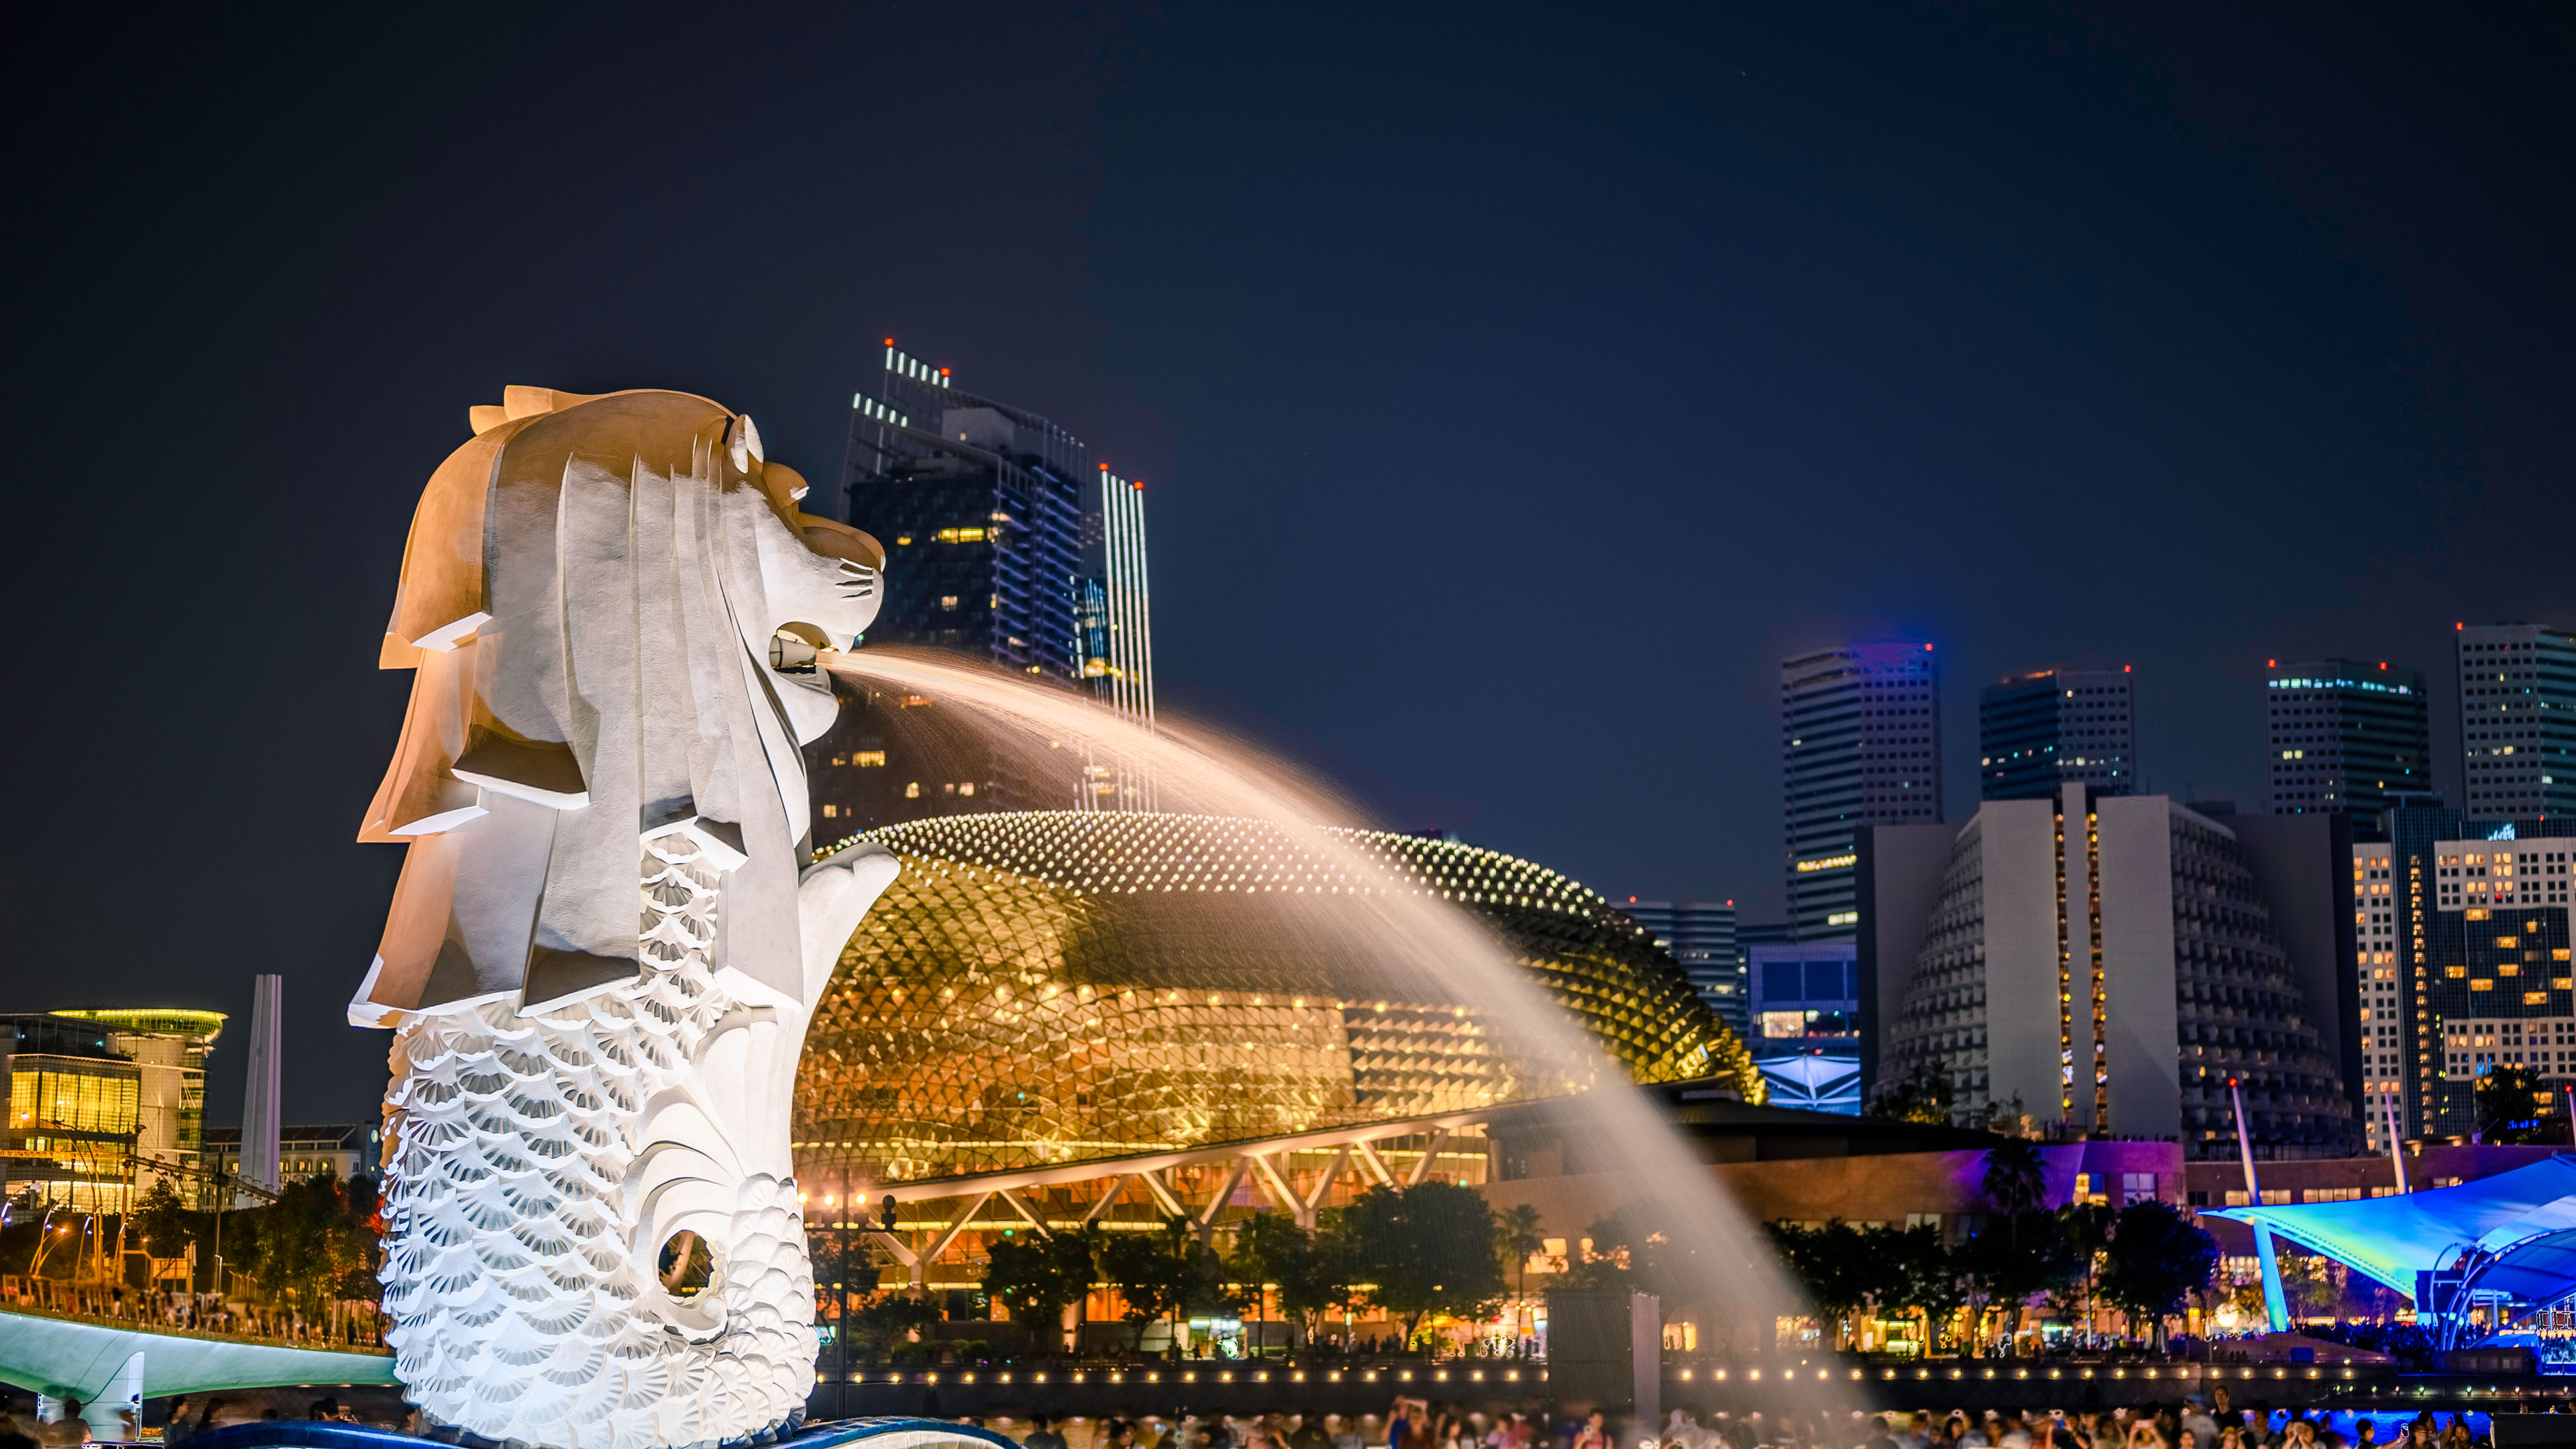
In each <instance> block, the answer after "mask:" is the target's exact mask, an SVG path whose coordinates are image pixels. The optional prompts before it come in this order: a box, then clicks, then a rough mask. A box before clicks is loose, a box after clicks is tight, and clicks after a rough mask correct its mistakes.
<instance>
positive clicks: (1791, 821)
mask: <svg viewBox="0 0 2576 1449" xmlns="http://www.w3.org/2000/svg"><path fill="white" fill-rule="evenodd" d="M1780 759H1781V777H1782V778H1781V786H1782V795H1783V800H1782V805H1783V813H1784V814H1785V816H1786V817H1787V819H1786V823H1787V827H1788V850H1787V852H1786V853H1787V857H1788V859H1787V866H1788V878H1789V919H1790V925H1791V927H1792V929H1794V930H1795V931H1796V933H1797V938H1798V939H1799V940H1801V941H1830V940H1850V939H1852V938H1853V937H1854V935H1855V934H1856V932H1857V929H1858V925H1859V921H1860V909H1859V906H1858V904H1857V897H1856V894H1855V890H1856V887H1855V873H1854V871H1853V866H1854V865H1855V864H1856V863H1857V862H1858V860H1859V856H1858V854H1857V852H1856V847H1855V846H1854V844H1853V837H1854V834H1855V832H1857V831H1859V830H1860V829H1861V828H1862V827H1863V826H1868V825H1920V824H1929V823H1931V822H1934V821H1937V820H1939V819H1940V818H1941V674H1940V670H1939V668H1938V666H1937V665H1936V663H1935V661H1934V659H1933V654H1932V646H1931V645H1929V644H1927V643H1923V642H1922V641H1920V640H1913V641H1906V642H1901V643H1892V644H1852V645H1844V646H1842V647H1839V648H1834V649H1822V650H1818V651H1816V652H1814V653H1811V654H1802V655H1799V656H1798V657H1797V658H1794V659H1790V660H1787V661H1784V662H1783V663H1782V664H1781V666H1780Z"/></svg>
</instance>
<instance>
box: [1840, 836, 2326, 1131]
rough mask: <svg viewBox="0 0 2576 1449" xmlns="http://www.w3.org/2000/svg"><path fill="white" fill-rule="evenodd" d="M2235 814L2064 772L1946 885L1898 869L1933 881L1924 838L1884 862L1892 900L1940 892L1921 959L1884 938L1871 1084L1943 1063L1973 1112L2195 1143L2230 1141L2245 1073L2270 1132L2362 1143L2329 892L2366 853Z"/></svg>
mask: <svg viewBox="0 0 2576 1449" xmlns="http://www.w3.org/2000/svg"><path fill="white" fill-rule="evenodd" d="M2268 818H2269V817H2257V819H2268ZM2240 823H2250V822H2231V821H2230V820H2229V819H2227V818H2226V817H2224V816H2217V815H2209V814H2203V813H2202V812H2200V811H2198V810H2195V809H2192V808H2189V807H2187V806H2183V805H2179V804H2176V803H2175V802H2174V801H2172V800H2171V799H2168V798H2166V797H2164V796H2161V795H2129V796H2103V795H2096V794H2094V793H2092V792H2090V791H2088V790H2086V789H2085V788H2084V787H2083V786H2081V785H2068V786H2066V787H2064V789H2063V790H2062V791H2061V793H2060V794H2059V796H2058V798H2057V799H2055V800H1993V801H1988V802H1986V803H1985V804H1984V805H1983V806H1982V807H1981V808H1980V809H1979V810H1978V811H1977V813H1976V815H1975V816H1974V817H1972V818H1971V819H1970V820H1969V821H1968V822H1967V824H1966V825H1964V826H1962V827H1960V829H1959V831H1958V833H1957V835H1956V837H1955V839H1954V841H1953V842H1952V845H1951V848H1950V850H1949V852H1948V858H1947V859H1946V860H1945V861H1942V862H1940V863H1939V865H1938V868H1937V869H1938V880H1939V884H1938V886H1937V887H1935V888H1932V889H1924V888H1923V884H1924V883H1923V882H1918V883H1917V884H1915V885H1910V886H1905V887H1903V888H1899V889H1889V888H1888V887H1889V883H1888V882H1887V881H1886V880H1885V876H1886V874H1887V873H1888V870H1902V871H1904V872H1906V873H1911V874H1915V875H1918V876H1923V877H1928V876H1929V875H1930V874H1931V873H1932V872H1933V870H1934V864H1933V862H1932V861H1931V860H1929V859H1928V858H1926V856H1925V855H1924V854H1923V853H1920V852H1916V851H1913V850H1911V849H1908V850H1906V851H1903V852H1901V853H1897V854H1894V855H1891V856H1890V858H1888V859H1885V860H1882V861H1880V862H1878V863H1879V864H1880V865H1882V866H1883V867H1887V868H1888V870H1882V871H1881V873H1880V874H1881V881H1880V882H1879V884H1880V888H1881V890H1882V891H1884V892H1885V894H1886V897H1887V898H1891V899H1903V900H1910V901H1914V902H1920V901H1922V900H1923V899H1925V898H1926V897H1927V896H1929V897H1931V898H1932V900H1933V904H1932V906H1931V909H1930V911H1929V912H1928V914H1927V916H1926V918H1925V919H1924V921H1923V922H1922V924H1921V925H1920V927H1919V928H1916V929H1915V930H1913V931H1912V932H1910V934H1911V935H1912V936H1913V937H1914V939H1916V940H1917V941H1918V942H1919V945H1918V946H1917V948H1916V951H1915V956H1914V959H1913V960H1912V961H1911V962H1910V963H1909V962H1902V961H1897V960H1891V959H1889V957H1890V956H1891V955H1892V954H1893V953H1891V952H1889V951H1885V950H1881V951H1879V952H1878V956H1879V960H1878V963H1877V964H1878V970H1879V973H1880V975H1881V977H1882V978H1883V979H1882V980H1881V981H1879V982H1877V983H1875V984H1874V985H1875V989H1876V990H1877V991H1878V992H1879V994H1880V996H1881V999H1885V997H1887V996H1889V995H1893V996H1894V997H1895V998H1896V999H1897V1000H1899V1001H1900V1002H1901V1005H1900V1007H1899V1008H1898V1010H1897V1011H1896V1012H1895V1013H1894V1014H1893V1016H1892V1017H1884V1018H1882V1020H1881V1021H1879V1022H1875V1023H1868V1024H1867V1025H1868V1026H1869V1028H1870V1029H1871V1030H1874V1031H1875V1032H1876V1033H1877V1035H1878V1038H1879V1049H1880V1051H1881V1053H1882V1056H1881V1059H1880V1062H1879V1066H1878V1078H1877V1079H1878V1080H1879V1081H1880V1082H1889V1081H1902V1080H1904V1079H1905V1078H1906V1077H1907V1076H1908V1075H1909V1074H1910V1073H1911V1072H1912V1071H1913V1070H1914V1069H1915V1068H1916V1067H1918V1066H1922V1065H1927V1064H1932V1063H1938V1064H1939V1065H1940V1066H1941V1067H1942V1068H1943V1069H1944V1070H1946V1071H1947V1072H1948V1074H1949V1077H1950V1080H1951V1082H1952V1083H1953V1084H1954V1086H1955V1088H1956V1090H1957V1093H1958V1096H1957V1099H1956V1102H1955V1105H1954V1109H1955V1110H1956V1111H1957V1112H1958V1113H1959V1114H1960V1115H1962V1116H1963V1117H1966V1118H1968V1119H1969V1120H1974V1119H1975V1118H1976V1117H1977V1115H1979V1114H1980V1113H1982V1112H1983V1111H1984V1110H1985V1109H1986V1108H1988V1107H1995V1108H1999V1109H2001V1110H2003V1111H2004V1112H2005V1113H2006V1114H2008V1115H2015V1116H2029V1117H2033V1118H2036V1119H2037V1120H2039V1121H2041V1122H2064V1123H2068V1124H2070V1125H2073V1126H2077V1127H2082V1128H2085V1129H2087V1130H2089V1131H2092V1132H2094V1133H2099V1134H2122V1135H2135V1136H2143V1137H2149V1138H2158V1137H2160V1138H2164V1139H2166V1140H2169V1141H2173V1140H2179V1141H2180V1142H2181V1143H2182V1144H2183V1151H2184V1155H2185V1156H2187V1157H2193V1158H2224V1157H2228V1156H2232V1155H2233V1154H2234V1151H2235V1145H2236V1144H2235V1142H2234V1140H2233V1125H2234V1116H2233V1106H2232V1102H2231V1099H2230V1097H2229V1094H2228V1083H2229V1081H2230V1080H2231V1079H2232V1080H2236V1081H2241V1082H2242V1083H2243V1084H2244V1086H2245V1089H2246V1090H2245V1096H2246V1103H2247V1107H2248V1109H2249V1115H2250V1117H2251V1119H2252V1120H2251V1127H2252V1135H2253V1139H2254V1141H2255V1142H2256V1143H2257V1144H2258V1145H2261V1146H2269V1147H2272V1148H2275V1149H2290V1150H2292V1151H2294V1152H2298V1153H2305V1154H2309V1155H2319V1156H2324V1155H2332V1154H2334V1153H2337V1152H2341V1151H2344V1150H2347V1149H2348V1148H2349V1147H2350V1146H2352V1145H2354V1144H2357V1143H2358V1141H2359V1140H2360V1134H2359V1133H2358V1132H2357V1131H2356V1130H2355V1125H2354V1122H2353V1117H2354V1110H2353V1102H2352V1099H2351V1097H2350V1096H2349V1095H2348V1094H2347V1093H2346V1092H2345V1090H2344V1082H2343V1075H2342V1069H2341V1067H2340V1066H2339V1065H2338V1062H2339V1058H2340V1056H2341V1043H2342V1041H2343V1040H2344V1038H2343V1037H2342V1036H2341V1035H2340V1034H2339V1033H2338V1032H2337V1031H2336V1030H2334V1029H2333V1028H2335V1027H2338V1026H2339V1025H2340V1020H2339V1018H2340V1015H2341V1013H2340V1011H2339V1008H2340V1006H2341V1005H2342V1001H2341V997H2342V995H2343V993H2342V990H2341V983H2340V982H2339V981H2338V980H2337V970H2338V962H2337V960H2336V955H2337V945H2336V939H2335V938H2336V932H2335V931H2334V929H2333V927H2334V924H2335V922H2334V913H2335V911H2336V909H2338V908H2339V907H2338V906H2337V904H2336V903H2337V902H2341V901H2348V900H2349V899H2350V897H2348V896H2342V895H2339V894H2337V893H2336V892H2335V891H2334V890H2333V887H2335V886H2338V885H2340V884H2341V883H2342V882H2341V879H2340V878H2341V875H2342V873H2343V872H2344V871H2346V870H2349V869H2350V868H2351V857H2350V853H2349V850H2348V848H2347V849H2346V850H2345V851H2343V852H2342V853H2340V854H2339V853H2337V852H2336V851H2335V850H2334V849H2332V842H2333V841H2335V840H2337V839H2342V840H2344V841H2345V843H2346V845H2347V847H2348V845H2349V837H2348V836H2345V835H2343V834H2342V832H2340V831H2338V830H2336V829H2335V828H2334V826H2335V824H2336V822H2334V821H2331V820H2327V821H2283V822H2274V823H2275V824H2280V825H2286V826H2289V827H2291V829H2290V830H2288V831H2285V832H2258V833H2264V834H2271V835H2273V836H2274V837H2275V838H2272V839H2269V840H2261V841H2252V840H2248V839H2247V838H2246V834H2247V832H2243V831H2241V830H2240V829H2239V828H2238V827H2239V824H2240ZM1873 835H1874V836H1878V837H1880V839H1879V840H1874V841H1873V845H1877V844H1879V843H1882V841H1883V832H1873ZM2284 836H2297V837H2304V839H2303V840H2297V839H2286V838H2281V837H2284ZM1873 924H1874V925H1876V926H1878V927H1879V928H1880V929H1881V930H1882V931H1887V930H1889V929H1890V928H1894V927H1897V926H1899V925H1900V924H1902V923H1900V922H1895V921H1878V922H1874V923H1873ZM2309 926H2322V927H2323V928H2324V929H2323V930H2322V931H2318V930H2312V929H2307V927H2309ZM2303 937H2304V938H2306V939H2305V941H2304V942H2303V940H2302V938H2303ZM2320 937H2322V939H2319V938H2320ZM1900 972H1901V973H1902V979H1901V980H1896V979H1886V978H1893V977H1895V976H1896V975H1897V973H1900ZM2324 1013H2334V1014H2335V1016H2336V1018H2338V1019H2337V1020H2328V1019H2327V1018H2326V1017H2325V1016H2324V1015H2323V1014H2324ZM2016 1103H2017V1104H2018V1105H2014V1104H2016Z"/></svg>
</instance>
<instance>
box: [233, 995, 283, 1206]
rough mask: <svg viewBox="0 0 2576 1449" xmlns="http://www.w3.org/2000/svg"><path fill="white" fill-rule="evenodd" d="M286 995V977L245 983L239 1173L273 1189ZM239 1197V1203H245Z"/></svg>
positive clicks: (274, 1185) (251, 1181)
mask: <svg viewBox="0 0 2576 1449" xmlns="http://www.w3.org/2000/svg"><path fill="white" fill-rule="evenodd" d="M285 999H286V978H285V977H283V976H254V977H252V978H251V988H250V1051H249V1053H248V1056H249V1060H248V1062H247V1063H246V1064H245V1065H246V1066H247V1067H248V1081H247V1082H246V1083H245V1084H244V1086H243V1088H242V1138H241V1144H242V1145H241V1179H242V1181H243V1182H245V1183H253V1184H256V1185H258V1186H260V1187H264V1188H267V1189H268V1190H269V1191H271V1192H275V1191H276V1190H277V1189H278V1187H279V1186H280V1184H279V1182H278V1177H277V1158H278V1142H277V1133H278V1092H279V1087H280V1084H281V1079H282V1074H281V1071H280V1061H279V1055H280V1049H281V1042H280V1035H279V1033H280V1031H281V1030H282V1028H281V1025H280V1023H279V1020H278V1013H279V1011H280V1009H281V1008H282V1007H283V1006H284V1004H285ZM249 1204H250V1199H249V1198H248V1197H246V1196H245V1197H244V1198H242V1199H241V1200H240V1202H239V1204H238V1205H239V1206H248V1205H249Z"/></svg>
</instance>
